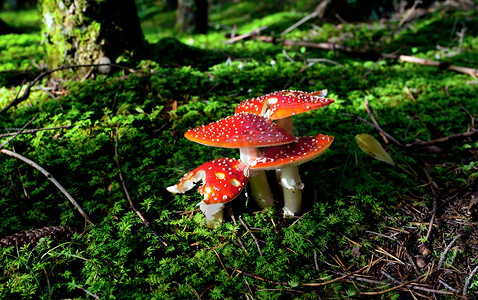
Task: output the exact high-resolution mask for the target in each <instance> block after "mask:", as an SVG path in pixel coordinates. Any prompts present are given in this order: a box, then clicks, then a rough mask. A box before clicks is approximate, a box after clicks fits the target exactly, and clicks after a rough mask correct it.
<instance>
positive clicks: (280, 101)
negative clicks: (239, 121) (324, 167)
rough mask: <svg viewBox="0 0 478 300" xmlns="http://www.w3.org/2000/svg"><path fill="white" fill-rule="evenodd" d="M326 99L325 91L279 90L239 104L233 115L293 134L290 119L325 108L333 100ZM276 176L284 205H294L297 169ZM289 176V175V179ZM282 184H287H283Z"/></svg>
mask: <svg viewBox="0 0 478 300" xmlns="http://www.w3.org/2000/svg"><path fill="white" fill-rule="evenodd" d="M326 96H327V90H322V91H317V92H313V93H305V92H300V91H279V92H275V93H272V94H268V95H264V96H261V97H257V98H253V99H249V100H246V101H243V102H241V103H239V105H238V106H237V107H236V113H243V112H247V113H253V114H257V115H260V116H263V117H265V118H268V119H270V120H276V122H277V125H279V126H280V127H282V128H284V129H285V130H286V131H287V132H288V133H289V134H293V132H294V127H293V124H292V116H294V115H297V114H301V113H304V112H307V111H311V110H315V109H318V108H321V107H324V106H327V105H329V104H332V103H333V102H334V101H335V100H333V99H330V98H325V97H326ZM277 173H278V177H280V182H281V184H282V186H283V192H284V202H294V201H297V200H294V199H302V195H301V194H302V188H303V184H302V183H301V181H300V176H299V170H298V168H297V166H294V165H292V166H286V167H284V168H282V169H280V170H277ZM290 176H293V178H292V177H290ZM284 182H289V183H291V184H288V185H284V184H283V183H284ZM289 197H292V199H289ZM284 215H286V216H287V215H288V214H287V213H286V212H285V211H284Z"/></svg>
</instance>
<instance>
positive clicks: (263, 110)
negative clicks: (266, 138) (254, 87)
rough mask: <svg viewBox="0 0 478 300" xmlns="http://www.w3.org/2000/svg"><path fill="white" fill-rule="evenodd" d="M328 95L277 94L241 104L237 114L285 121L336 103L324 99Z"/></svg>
mask: <svg viewBox="0 0 478 300" xmlns="http://www.w3.org/2000/svg"><path fill="white" fill-rule="evenodd" d="M326 95H327V90H323V91H318V92H313V93H304V92H299V91H280V92H275V93H272V94H268V95H264V96H261V97H257V98H252V99H249V100H245V101H243V102H241V103H239V105H238V106H237V107H236V114H237V113H242V112H247V113H251V114H256V115H260V116H266V117H268V118H269V119H270V120H278V119H283V118H286V117H289V116H293V115H297V114H301V113H303V112H306V111H309V110H314V109H318V108H320V107H323V106H327V105H329V104H331V103H333V102H334V101H335V100H333V99H330V98H324V97H325V96H326Z"/></svg>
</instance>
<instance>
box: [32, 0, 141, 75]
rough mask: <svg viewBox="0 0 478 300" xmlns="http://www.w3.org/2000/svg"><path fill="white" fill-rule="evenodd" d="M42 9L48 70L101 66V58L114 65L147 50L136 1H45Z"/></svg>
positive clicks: (77, 72)
mask: <svg viewBox="0 0 478 300" xmlns="http://www.w3.org/2000/svg"><path fill="white" fill-rule="evenodd" d="M40 7H41V13H42V16H43V29H42V33H43V44H44V45H45V48H46V56H47V57H46V60H47V64H48V66H49V68H57V67H59V66H62V65H78V64H92V63H99V62H100V58H102V57H108V58H109V59H110V61H112V62H114V61H115V59H116V58H117V57H118V56H120V55H122V54H132V53H133V51H138V50H141V49H142V48H143V47H144V46H145V41H144V35H143V32H142V30H141V25H140V21H139V17H138V14H137V10H136V5H135V3H134V0H42V1H41V6H40ZM102 61H104V59H103V60H102ZM88 72H90V70H89V69H88V68H84V69H77V70H75V73H74V75H77V76H78V77H80V78H82V77H84V76H85V75H86V74H87V73H88ZM62 75H63V76H65V75H67V77H71V76H72V75H73V74H72V73H70V74H62Z"/></svg>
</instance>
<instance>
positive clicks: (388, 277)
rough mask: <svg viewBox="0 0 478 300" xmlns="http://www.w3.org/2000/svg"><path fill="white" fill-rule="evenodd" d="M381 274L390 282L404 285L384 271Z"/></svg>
mask: <svg viewBox="0 0 478 300" xmlns="http://www.w3.org/2000/svg"><path fill="white" fill-rule="evenodd" d="M380 273H381V274H382V275H383V276H385V277H387V279H388V280H390V281H391V282H393V283H394V284H402V282H400V281H398V280H396V279H395V278H393V277H392V275H390V274H388V273H387V272H385V271H384V270H380Z"/></svg>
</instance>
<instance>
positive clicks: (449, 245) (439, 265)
mask: <svg viewBox="0 0 478 300" xmlns="http://www.w3.org/2000/svg"><path fill="white" fill-rule="evenodd" d="M460 237H461V233H459V234H457V235H456V236H455V237H454V238H453V240H451V242H450V243H449V244H448V246H446V248H445V250H443V253H442V254H441V256H440V261H439V262H438V269H440V268H441V267H442V266H443V262H444V261H445V257H446V255H447V253H448V251H450V249H451V247H453V245H454V244H455V242H456V241H457V240H458V239H459V238H460Z"/></svg>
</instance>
